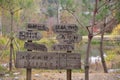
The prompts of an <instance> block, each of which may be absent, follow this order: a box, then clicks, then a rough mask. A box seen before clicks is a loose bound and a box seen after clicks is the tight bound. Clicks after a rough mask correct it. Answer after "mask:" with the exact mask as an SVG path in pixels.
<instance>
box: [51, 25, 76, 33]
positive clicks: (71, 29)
mask: <svg viewBox="0 0 120 80" xmlns="http://www.w3.org/2000/svg"><path fill="white" fill-rule="evenodd" d="M53 31H54V32H55V33H75V32H77V31H78V26H77V25H76V24H58V25H55V26H53Z"/></svg>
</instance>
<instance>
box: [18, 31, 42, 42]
mask: <svg viewBox="0 0 120 80" xmlns="http://www.w3.org/2000/svg"><path fill="white" fill-rule="evenodd" d="M18 38H19V39H20V40H40V39H41V38H42V35H40V33H39V32H35V31H20V32H19V34H18Z"/></svg>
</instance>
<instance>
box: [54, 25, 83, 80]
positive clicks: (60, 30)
mask: <svg viewBox="0 0 120 80" xmlns="http://www.w3.org/2000/svg"><path fill="white" fill-rule="evenodd" d="M53 31H54V32H55V33H57V34H58V36H57V40H58V41H59V43H60V44H58V45H53V46H52V49H53V50H56V51H67V54H71V52H72V51H73V50H74V46H72V45H73V44H74V43H77V42H79V41H80V40H82V37H81V36H80V35H78V34H75V33H76V32H77V31H78V26H76V25H75V24H59V25H55V26H54V27H53ZM78 56H79V55H78ZM63 62H64V61H63ZM76 62H77V61H76ZM73 63H74V62H73ZM71 72H72V70H71V69H70V68H69V69H67V80H71V76H72V74H71Z"/></svg>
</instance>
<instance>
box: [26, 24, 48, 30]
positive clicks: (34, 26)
mask: <svg viewBox="0 0 120 80" xmlns="http://www.w3.org/2000/svg"><path fill="white" fill-rule="evenodd" d="M27 30H40V31H49V29H48V27H46V26H45V25H44V24H35V23H28V26H27Z"/></svg>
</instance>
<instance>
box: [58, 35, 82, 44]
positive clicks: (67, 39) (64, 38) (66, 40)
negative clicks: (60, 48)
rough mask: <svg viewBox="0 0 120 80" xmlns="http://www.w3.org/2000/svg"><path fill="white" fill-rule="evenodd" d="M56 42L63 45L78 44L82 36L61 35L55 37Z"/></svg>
mask: <svg viewBox="0 0 120 80" xmlns="http://www.w3.org/2000/svg"><path fill="white" fill-rule="evenodd" d="M57 40H58V41H59V42H60V43H63V44H72V43H78V42H79V41H80V40H82V36H80V35H78V34H75V33H71V34H70V33H69V34H67V33H61V34H59V35H58V36H57Z"/></svg>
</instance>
